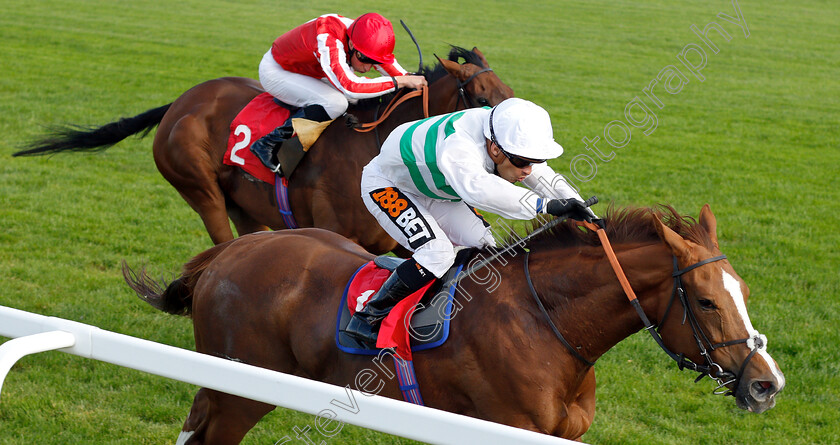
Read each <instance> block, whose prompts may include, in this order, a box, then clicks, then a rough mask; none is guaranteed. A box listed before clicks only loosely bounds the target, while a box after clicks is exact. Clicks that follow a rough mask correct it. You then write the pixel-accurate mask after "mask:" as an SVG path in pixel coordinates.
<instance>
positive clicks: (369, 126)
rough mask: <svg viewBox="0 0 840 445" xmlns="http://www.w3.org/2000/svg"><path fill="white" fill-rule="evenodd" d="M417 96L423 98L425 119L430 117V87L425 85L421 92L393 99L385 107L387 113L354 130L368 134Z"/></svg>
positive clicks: (415, 91)
mask: <svg viewBox="0 0 840 445" xmlns="http://www.w3.org/2000/svg"><path fill="white" fill-rule="evenodd" d="M417 96H422V97H423V117H429V87H427V86H425V85H424V86H423V87H421V88H420V89H419V90H414V91H412V92H410V93H406V94H403V95H402V96H399V95H397V96H394V98H393V99H391V102H390V103H389V104H388V106H387V107H385V111H384V112H383V113H382V116H381V117H380V118H379V119H377V120H375V121H373V122H369V123H366V124H361V125H359V126H358V127H356V128H354V130H356V131H358V132H360V133H367V132H368V131H371V130H373V129H374V128H376V127H377V126H378V125H379V124H381V123H382V122H383V121H385V119H387V118H388V116H390V115H391V112H392V111H394V110H395V109H396V108H397V107H398V106H399V105H400V104H402V103H403V102H405V101H407V100H409V99H411V98H414V97H417Z"/></svg>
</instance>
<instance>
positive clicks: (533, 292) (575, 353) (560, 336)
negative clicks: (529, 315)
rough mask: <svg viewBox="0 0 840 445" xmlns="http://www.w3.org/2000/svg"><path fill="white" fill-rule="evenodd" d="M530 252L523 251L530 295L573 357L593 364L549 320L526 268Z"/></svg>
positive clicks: (593, 364)
mask: <svg viewBox="0 0 840 445" xmlns="http://www.w3.org/2000/svg"><path fill="white" fill-rule="evenodd" d="M530 253H531V252H529V251H527V250H526V251H525V258H524V261H523V263H524V264H525V280H527V281H528V288H529V289H531V295H533V296H534V300H535V301H536V302H537V306H538V307H539V308H540V312H542V314H543V316H545V319H546V320H548V325H549V326H551V330H552V331H554V335H556V336H557V338H558V339H559V340H560V343H563V346H565V347H566V349H568V350H569V352H571V353H572V355H574V356H575V357H577V358H578V359H579V360H580V361H582V362H584V363H586V364H587V365H589V366H595V363H592V362H590V361H589V360H587V359H585V358H584V357H583V356H582V355H580V353H579V352H578V351H577V349H575V348H574V347H573V346H572V345H571V344H569V342H568V341H567V340H566V339H565V338H564V337H563V334H561V333H560V330H559V329H557V326H555V325H554V322H553V321H551V317H550V316H549V315H548V311H547V310H545V306H543V304H542V301H540V297H539V295H537V290H536V289H534V283H533V282H531V272H530V271H529V270H528V256H529V254H530Z"/></svg>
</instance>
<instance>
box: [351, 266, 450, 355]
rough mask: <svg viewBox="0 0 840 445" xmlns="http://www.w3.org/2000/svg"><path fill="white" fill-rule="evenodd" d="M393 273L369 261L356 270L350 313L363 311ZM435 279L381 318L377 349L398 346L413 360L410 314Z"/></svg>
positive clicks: (398, 349) (399, 349) (397, 348)
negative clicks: (409, 329)
mask: <svg viewBox="0 0 840 445" xmlns="http://www.w3.org/2000/svg"><path fill="white" fill-rule="evenodd" d="M389 276H391V271H389V270H387V269H382V268H380V267H378V266H377V265H375V264H374V263H373V261H371V262H370V263H368V264H366V265H365V266H364V267H362V269H361V270H359V271H358V272H357V273H356V276H355V277H354V278H353V282H352V283H350V286H349V287H348V289H347V306H348V307H349V309H350V314H355V313H356V311H360V310H362V308H364V307H365V304H367V302H368V300H370V297H372V296H373V294H375V293H376V291H377V290H379V288H380V287H382V283H384V282H385V280H387V279H388V277H389ZM432 284H434V280H432V281H431V282H429V284H427V285H425V286H423V288H421V289H420V290H418V291H417V292H414V293H413V294H411V295H409V296H408V297H406V298H405V299H403V300H402V301H400V302H399V303H397V305H396V306H394V308H393V309H391V312H389V313H388V315H387V316H386V317H385V319H384V320H382V325H381V326H380V327H379V336H378V337H377V340H376V347H377V348H396V351H397V354H398V355H399V356H400V357H402V358H403V359H405V360H411V343H410V340H409V332H408V326H410V323H411V316H412V314H414V308H415V307H416V306H417V303H419V302H420V300H421V299H422V298H423V295H424V294H425V293H426V291H427V290H429V288H430V287H432Z"/></svg>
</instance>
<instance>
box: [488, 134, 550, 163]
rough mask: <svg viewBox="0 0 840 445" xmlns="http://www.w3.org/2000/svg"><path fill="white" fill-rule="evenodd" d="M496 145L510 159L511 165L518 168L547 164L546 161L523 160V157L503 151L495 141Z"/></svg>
mask: <svg viewBox="0 0 840 445" xmlns="http://www.w3.org/2000/svg"><path fill="white" fill-rule="evenodd" d="M494 143H495V144H496V146H497V147H499V150H501V151H502V154H504V155H505V156H506V157H507V158H508V160H509V161H510V163H511V164H512V165H513V166H514V167H516V168H525V167H530V166H532V165H534V164H542V163H543V162H545V159H528V158H523V157H522V156H516V155H512V154H510V153H508V152H506V151H505V150H504V149H502V147H500V146H499V143H498V142H495V141H494Z"/></svg>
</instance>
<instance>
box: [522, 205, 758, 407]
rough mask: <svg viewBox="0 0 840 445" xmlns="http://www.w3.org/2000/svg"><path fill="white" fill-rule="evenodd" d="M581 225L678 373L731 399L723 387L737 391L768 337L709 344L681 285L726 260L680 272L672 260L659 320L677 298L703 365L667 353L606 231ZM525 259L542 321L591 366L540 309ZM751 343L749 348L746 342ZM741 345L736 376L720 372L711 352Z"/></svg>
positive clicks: (721, 370) (527, 278)
mask: <svg viewBox="0 0 840 445" xmlns="http://www.w3.org/2000/svg"><path fill="white" fill-rule="evenodd" d="M579 224H580V225H583V226H584V227H587V228H588V229H590V230H595V231H596V232H597V233H598V236H599V238H600V239H601V244H602V245H603V247H604V251H605V252H606V253H607V257H608V258H609V260H610V264H611V265H612V267H613V271H614V272H615V273H616V276H617V277H618V279H619V281H620V282H621V285H622V288H624V291H625V293H626V294H627V298H628V299H629V300H630V303H631V304H632V305H633V307H634V308H635V309H636V313H637V314H638V315H639V318H641V320H642V323H644V325H645V330H647V331H648V332H649V333H650V335H651V337H653V339H654V340H655V341H656V343H657V344H658V345H659V347H660V348H662V350H663V351H665V353H666V354H668V356H669V357H671V359H673V360H674V361H676V362H677V366H678V367H679V369H680V370H683V369H690V370H692V371H696V372H698V373H700V375H699V376H698V377H697V378H696V379H695V380H694V381H695V382H698V381H700V379H702V378H703V377H705V376H709V378H711V379H712V380H714V381H715V382H717V384H718V386H717V387H716V388H715V389H714V391H713V392H714V394H717V395H731V396H734V395H735V392H734V391H733V390H729V389H727V388H726V385H729V384H731V383H734V385H733V388H735V389H736V390H737V388H738V385H739V384H740V381H741V377H742V376H743V375H744V370H745V369H746V367H747V364H748V363H749V362H750V360H751V359H752V358H753V356H754V355H755V353H756V352H758V351H759V350H760V349H762V348H764V347H765V346H766V344H767V338H766V337H765V336H763V335H761V334H758V333H757V332H756V334H755V335H754V336H752V337H750V338H743V339H738V340H730V341H725V342H722V343H714V344H713V343H712V342H711V341H710V340H709V338H708V336H707V335H706V333H705V332H704V331H703V328H702V326H700V323H699V321H697V317H696V315H695V313H694V309H692V307H691V305H690V304H689V303H688V299H687V296H686V295H687V293H686V291H685V287H684V286H683V282H682V276H683V275H684V274H685V273H686V272H688V271H691V270H693V269H696V268H698V267H700V266H703V265H705V264H709V263H713V262H716V261H720V260H723V259H726V255H719V256H715V257H711V258H706V259H705V260H701V261H698V262H697V263H694V264H692V265H690V266H687V267H685V268H683V269H680V268H679V267H678V265H677V258H676V257H674V272H673V273H672V274H671V276H672V277H674V289H673V291H672V293H671V299H670V301H669V302H668V306H667V307H666V309H665V314H664V315H663V317H662V322H663V323H664V322H665V320H667V316H668V312H669V311H670V310H671V306H672V305H673V303H674V301H675V300H676V299H677V297H679V301H680V304H682V306H683V324H685V322H686V320H688V321H689V323H690V326H691V329H692V333H693V335H694V340H695V342H696V343H697V347H698V348H699V349H700V355H701V356H702V357H703V360H704V363H703V364H699V363H695V362H693V361H692V360H691V359H689V358H687V357H685V354H683V353H680V354H676V353H674V352H672V351H671V350H669V349H668V348H667V347H666V346H665V343H664V342H663V340H662V337H661V336H660V334H659V329H661V327H662V325H660V326H659V327H658V328H657V326H655V325H654V324H653V323H651V322H650V320H649V319H648V317H647V315H646V314H645V312H644V310H643V309H642V306H641V304H640V303H639V301H638V299H637V298H636V295H635V293H634V292H633V289H632V288H630V283H629V281H627V277H626V276H625V275H624V271H623V270H622V269H621V266H620V265H619V264H618V259H617V257H616V256H615V252H613V250H612V246H611V245H610V243H609V240H608V239H607V236H606V232H604V229H603V228H602V227H601V226H599V225H595V224H593V223H590V222H580V223H579ZM528 257H529V252H528V251H527V250H526V251H525V258H524V269H525V279H526V281H527V282H528V287H529V289H530V290H531V295H532V296H533V297H534V300H535V301H536V302H537V306H538V307H539V309H540V311H541V312H542V314H543V316H544V317H545V319H546V320H547V321H548V324H549V326H551V330H552V331H554V335H555V336H556V337H557V338H558V339H559V340H560V342H561V343H562V344H563V345H564V346H565V347H566V349H568V350H569V351H570V352H571V353H572V355H574V356H575V357H576V358H578V359H579V360H580V361H582V362H583V363H585V364H586V365H588V366H593V365H594V363H593V362H591V361H589V360H587V359H586V358H584V357H583V355H581V353H580V352H579V351H578V350H577V348H575V347H573V346H572V345H571V344H570V343H569V342H568V341H567V340H566V339H565V338H564V337H563V335H562V334H561V333H560V330H559V329H557V326H555V325H554V322H553V321H552V320H551V317H550V316H549V315H548V311H546V309H545V306H543V304H542V301H541V300H540V297H539V295H537V292H536V290H535V289H534V284H533V282H532V281H531V274H530V272H529V270H528ZM750 342H751V343H752V345H750V344H749V343H750ZM742 343H747V346H749V347H750V349H751V351H750V353H749V355H747V357H746V358H745V359H744V362H743V363H742V364H741V367H740V369H739V371H738V374H737V375H733V374H732V373H731V372H727V371H724V370H723V367H721V366H720V365H719V364H718V363H716V362H715V361H714V359H713V358H712V356H711V351H714V350H715V349H717V348H724V347H727V346H733V345H738V344H742Z"/></svg>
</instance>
